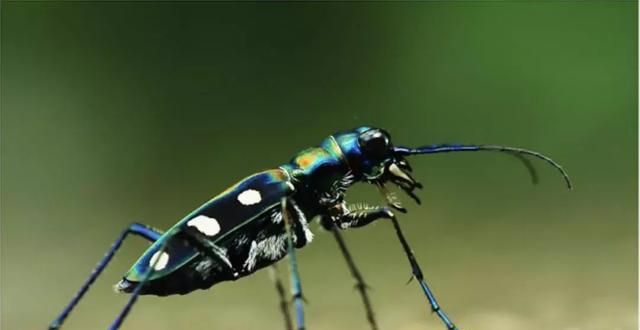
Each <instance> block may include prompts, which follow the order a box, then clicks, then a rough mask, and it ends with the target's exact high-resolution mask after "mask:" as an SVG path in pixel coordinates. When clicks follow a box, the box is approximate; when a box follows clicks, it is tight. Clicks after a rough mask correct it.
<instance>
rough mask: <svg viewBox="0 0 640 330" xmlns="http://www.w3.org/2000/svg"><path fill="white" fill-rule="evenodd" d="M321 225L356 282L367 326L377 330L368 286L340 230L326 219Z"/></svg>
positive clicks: (323, 219) (324, 218) (322, 220)
mask: <svg viewBox="0 0 640 330" xmlns="http://www.w3.org/2000/svg"><path fill="white" fill-rule="evenodd" d="M321 223H322V225H323V226H324V227H325V228H326V229H328V230H331V232H332V233H333V236H334V237H335V239H336V242H337V243H338V247H339V248H340V251H341V252H342V255H343V256H344V258H345V260H346V262H347V266H348V267H349V270H350V271H351V276H353V278H354V279H355V281H356V289H357V290H358V291H359V292H360V297H361V298H362V303H363V304H364V308H365V311H366V315H367V320H368V321H369V325H370V326H371V329H372V330H377V329H378V324H377V322H376V319H375V314H374V312H373V307H372V305H371V300H370V299H369V295H368V294H367V290H368V289H369V286H368V285H367V284H366V283H365V281H364V278H363V277H362V274H360V271H359V270H358V267H357V266H356V264H355V262H354V260H353V257H352V256H351V253H350V252H349V250H348V249H347V245H346V244H345V242H344V239H343V238H342V234H341V233H340V229H339V228H338V227H337V226H336V225H335V223H334V222H333V221H332V220H331V219H329V218H328V217H323V218H322V219H321Z"/></svg>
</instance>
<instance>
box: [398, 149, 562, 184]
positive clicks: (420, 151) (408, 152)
mask: <svg viewBox="0 0 640 330" xmlns="http://www.w3.org/2000/svg"><path fill="white" fill-rule="evenodd" d="M457 151H500V152H504V153H507V154H510V155H513V156H515V157H518V158H519V159H520V160H521V161H522V162H523V164H524V165H525V166H526V167H527V169H528V170H529V172H530V173H531V177H532V179H533V181H534V183H535V182H537V180H538V177H537V174H536V172H535V169H534V168H533V165H531V163H530V162H529V160H528V159H527V158H525V156H533V157H536V158H538V159H542V160H544V161H545V162H547V163H548V164H549V165H551V166H553V167H555V168H556V169H557V170H558V171H559V172H560V174H561V175H562V178H563V179H564V181H565V183H566V184H567V188H569V189H573V184H572V183H571V179H570V178H569V175H568V174H567V172H566V171H565V170H564V169H563V168H562V166H560V164H558V163H556V162H555V161H554V160H553V159H551V158H549V157H547V156H545V155H543V154H541V153H539V152H536V151H532V150H527V149H522V148H515V147H506V146H499V145H491V144H480V145H471V144H433V145H428V146H422V147H418V148H407V147H394V152H395V154H397V155H400V156H408V155H422V154H436V153H441V152H457Z"/></svg>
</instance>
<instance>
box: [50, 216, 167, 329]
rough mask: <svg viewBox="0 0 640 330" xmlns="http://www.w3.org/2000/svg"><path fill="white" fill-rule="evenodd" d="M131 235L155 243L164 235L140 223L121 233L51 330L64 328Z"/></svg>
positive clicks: (52, 324) (51, 326) (54, 321)
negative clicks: (83, 298)
mask: <svg viewBox="0 0 640 330" xmlns="http://www.w3.org/2000/svg"><path fill="white" fill-rule="evenodd" d="M129 234H135V235H138V236H140V237H142V238H145V239H147V240H148V241H151V242H155V241H156V240H157V239H158V238H159V237H160V236H161V235H162V232H160V231H159V230H157V229H154V228H151V227H149V226H147V225H143V224H139V223H132V224H131V225H129V227H127V228H126V229H125V230H123V231H122V232H121V233H120V236H118V238H117V239H116V240H115V242H113V244H112V245H111V247H110V248H109V250H108V251H107V253H105V255H104V256H103V257H102V260H100V262H98V264H97V265H96V267H95V268H94V269H93V271H92V272H91V275H90V276H89V278H87V280H86V281H85V282H84V284H83V285H82V287H80V290H78V292H77V293H76V294H75V295H74V296H73V299H71V302H69V304H68V305H67V306H66V307H65V308H64V309H63V310H62V312H61V313H60V315H58V317H57V318H56V319H55V320H53V321H52V322H51V324H50V325H49V329H50V330H53V329H59V328H60V326H62V323H63V322H64V321H65V319H66V318H67V316H69V313H71V311H72V310H73V308H74V307H75V306H76V305H77V304H78V302H79V301H80V299H82V297H83V296H84V294H85V293H87V291H88V290H89V287H90V286H91V284H93V282H95V280H96V279H97V278H98V276H100V274H101V273H102V271H103V270H104V269H105V268H106V267H107V265H108V264H109V262H110V261H111V259H113V256H114V255H115V254H116V252H117V251H118V249H119V248H120V246H121V245H122V242H124V239H125V238H127V236H129Z"/></svg>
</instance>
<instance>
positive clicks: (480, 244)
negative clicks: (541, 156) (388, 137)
mask: <svg viewBox="0 0 640 330" xmlns="http://www.w3.org/2000/svg"><path fill="white" fill-rule="evenodd" d="M1 22H2V23H1V24H2V25H1V28H2V29H1V33H2V34H1V38H2V47H1V56H2V58H1V59H2V63H1V70H2V76H1V86H2V100H1V106H2V117H1V119H2V120H1V125H2V126H1V133H2V136H1V143H2V144H1V147H2V160H1V168H2V176H1V181H2V200H1V202H2V205H1V206H2V208H1V217H2V234H1V239H0V242H1V253H2V265H1V266H2V267H1V268H2V270H1V292H2V301H1V303H2V314H1V319H2V321H1V327H2V329H7V330H13V329H44V328H45V327H46V325H47V324H48V322H49V321H50V320H51V319H52V318H53V317H54V316H55V315H57V313H58V312H59V311H60V310H61V308H62V307H63V306H64V305H65V304H66V303H67V302H68V300H69V299H70V298H71V296H72V295H73V293H74V292H75V291H76V289H77V288H78V287H79V285H80V284H81V282H82V281H83V280H84V279H85V277H86V276H87V275H88V273H89V272H90V270H91V268H92V267H93V266H94V264H95V263H96V262H97V261H98V259H99V258H100V257H101V256H102V254H103V253H104V252H105V250H106V249H107V247H108V246H109V245H110V244H111V242H112V241H113V240H114V239H115V237H116V236H117V234H118V233H119V232H120V231H121V230H122V229H123V228H124V227H125V226H126V224H128V223H130V222H132V221H140V222H144V223H147V224H150V225H153V226H155V227H158V228H163V229H166V228H168V227H169V226H171V225H172V224H173V223H174V222H176V221H177V220H179V219H180V218H181V217H182V216H184V215H185V214H187V213H188V212H189V211H191V210H192V209H193V208H194V207H196V206H198V205H200V203H202V202H203V201H205V200H207V199H208V198H209V197H211V196H213V195H215V194H217V193H218V192H220V191H222V190H223V189H224V188H226V187H227V186H229V185H231V184H233V183H234V182H235V181H237V180H239V179H241V178H243V177H244V176H246V175H249V174H251V173H253V172H257V171H259V170H262V169H266V168H272V167H275V166H278V165H279V164H282V163H283V162H285V161H287V160H288V159H289V158H290V157H291V156H292V155H293V154H294V153H295V152H297V151H298V150H301V149H302V148H305V147H307V146H311V145H315V144H317V143H319V142H320V141H321V139H323V138H324V137H326V136H327V135H329V134H331V133H333V132H335V131H337V130H343V129H347V128H351V127H354V126H359V125H362V124H369V125H377V126H381V127H384V128H386V129H387V130H388V131H389V132H391V133H392V135H393V138H394V141H395V142H396V143H399V144H406V145H419V144H426V143H438V142H467V143H495V144H507V145H513V146H521V147H527V148H531V149H534V150H539V151H542V152H544V153H546V154H548V155H550V156H552V157H554V159H556V160H557V161H558V162H560V163H561V164H562V165H563V166H564V167H565V168H566V169H567V170H568V171H569V173H570V174H571V176H572V178H573V180H574V183H575V187H576V188H575V190H574V191H567V190H566V189H565V188H564V186H563V182H562V180H561V178H560V177H559V176H558V175H557V173H556V172H555V171H554V170H552V169H550V168H549V167H547V166H546V164H545V163H544V162H540V161H535V162H534V163H535V165H536V166H537V168H538V169H539V172H540V177H541V182H540V184H539V185H537V186H533V185H532V184H531V182H530V180H529V178H528V177H527V173H526V170H525V169H524V168H523V167H522V166H521V165H520V164H519V163H518V162H517V161H514V160H513V159H511V158H510V157H506V156H504V155H501V154H493V153H479V154H447V155H434V156H429V157H427V156H425V157H417V158H414V159H412V164H413V166H414V170H415V173H416V176H417V177H418V178H419V179H420V180H421V181H423V183H424V184H425V189H424V191H423V192H422V193H421V196H422V198H423V200H424V203H423V205H422V206H415V205H412V204H411V201H410V200H409V199H408V198H404V200H405V203H406V204H407V205H408V206H410V213H409V214H407V215H403V216H401V221H402V223H403V224H404V228H405V230H406V231H407V233H408V239H409V240H410V242H411V243H412V245H413V249H414V250H415V252H416V254H417V256H418V258H419V260H420V261H421V263H422V265H423V268H424V270H425V273H426V276H427V279H428V280H429V282H430V283H431V284H432V287H433V289H434V291H435V293H436V295H437V296H438V297H439V300H440V303H441V304H442V305H443V306H444V308H445V310H446V311H448V313H449V314H450V315H451V317H452V318H453V319H454V320H455V321H456V322H457V323H458V324H459V325H460V326H461V328H463V329H492V330H502V329H504V330H510V329H525V330H528V329H531V330H533V329H566V330H569V329H572V330H578V329H580V330H583V329H584V330H591V329H594V330H595V329H607V330H609V329H636V328H637V310H638V305H637V298H638V297H637V292H638V286H637V285H638V284H637V278H638V265H637V257H638V255H637V232H638V227H637V219H636V215H637V199H638V193H637V190H636V187H637V181H638V174H637V168H638V164H637V156H638V155H637V148H638V145H637V133H638V132H637V129H638V127H637V122H638V118H637V112H636V111H637V107H638V103H637V101H638V100H637V95H636V94H637V90H638V85H637V80H636V79H637V75H636V74H637V72H638V68H637V37H638V36H637V28H636V26H637V4H636V3H635V2H633V1H628V2H625V1H617V2H580V3H578V2H575V3H574V2H557V3H555V2H536V3H527V2H513V3H503V2H478V3H474V2H455V3H444V2H428V3H415V2H404V3H320V2H312V3H206V2H190V3H175V2H163V3H159V2H131V3H129V2H116V3H108V2H100V3H89V2H73V3H69V2H51V3H48V2H30V3H22V2H3V3H2V14H1ZM349 199H350V200H351V201H370V202H373V203H376V202H381V200H380V198H379V196H378V194H377V192H375V189H373V187H371V186H364V185H363V186H358V187H354V189H353V192H352V193H350V195H349ZM316 233H317V236H316V239H315V241H314V242H313V243H312V244H310V245H309V246H307V247H306V248H305V249H303V250H301V251H300V252H299V258H300V271H301V274H302V278H303V285H304V290H305V294H306V296H307V297H308V299H309V301H310V302H309V304H308V305H307V317H308V325H309V328H310V329H367V324H366V321H365V318H364V314H363V308H362V306H361V304H360V300H359V297H358V295H357V293H356V291H355V290H353V289H352V287H353V281H352V279H351V278H350V275H349V273H348V270H347V268H346V266H345V263H344V261H343V259H342V257H341V255H340V254H339V252H338V250H337V248H336V244H335V242H334V241H333V238H332V237H331V236H330V235H327V234H326V233H322V232H321V231H319V230H316ZM345 235H346V238H347V240H348V244H349V246H350V247H351V249H352V253H353V254H354V255H355V257H356V261H357V263H358V265H359V266H360V267H361V270H362V271H363V272H364V274H365V276H366V279H367V281H368V283H369V284H370V285H371V287H373V291H371V295H372V299H373V304H374V307H375V309H376V311H377V315H378V319H379V322H380V324H381V328H382V329H443V327H442V326H441V325H440V323H439V320H438V319H437V318H436V317H435V315H432V314H430V313H429V312H428V311H427V308H426V302H425V300H424V298H423V296H422V293H421V292H419V289H418V286H417V285H416V283H411V284H410V285H405V283H406V281H407V279H408V278H409V271H410V270H409V267H408V265H407V263H406V259H405V257H404V256H403V253H402V250H401V248H400V245H399V243H398V242H397V241H396V239H395V235H394V233H393V231H392V228H391V226H390V225H389V224H388V223H384V222H379V223H376V224H374V225H371V226H368V227H366V228H363V229H358V230H353V231H350V232H347V233H345ZM146 246H147V243H146V242H144V241H141V240H138V239H133V240H130V241H127V242H126V243H125V245H124V246H123V248H122V251H121V253H120V254H119V255H118V256H117V257H116V259H115V260H114V262H113V263H112V265H111V266H110V267H109V268H108V269H107V271H106V272H105V273H104V275H103V276H102V277H101V278H100V279H99V280H98V281H97V283H96V284H95V285H94V287H93V289H92V290H91V291H90V292H89V294H88V295H87V296H86V298H85V300H84V301H83V302H82V303H81V304H80V305H79V307H78V309H77V310H76V311H75V312H74V313H73V314H72V315H71V317H70V318H69V319H68V321H67V323H66V327H65V328H66V329H70V330H71V329H101V328H105V327H106V326H107V325H108V324H109V322H110V321H111V320H112V319H113V317H114V316H115V315H116V313H117V312H118V311H119V309H120V308H121V307H122V306H123V304H124V303H125V301H126V299H127V296H124V295H118V294H115V293H113V291H112V289H111V286H112V284H114V283H115V282H117V281H118V279H119V278H120V276H122V274H123V273H124V271H126V270H127V269H128V268H129V266H130V265H131V264H132V263H133V262H134V261H135V259H136V258H137V256H138V255H139V254H140V253H141V252H142V251H143V250H144V249H145V247H146ZM283 266H285V264H281V265H280V269H281V271H283V272H284V271H286V267H283ZM124 328H125V329H280V328H282V323H281V318H280V314H279V312H278V306H277V298H276V294H275V291H274V289H273V288H272V285H271V283H270V281H269V278H268V274H267V273H266V272H264V271H261V272H259V273H257V274H255V275H254V276H252V277H250V278H247V279H243V280H241V281H238V282H234V283H224V284H221V285H218V286H216V287H214V288H212V289H211V290H208V291H198V292H194V293H192V294H190V295H187V296H171V297H168V298H157V297H143V298H142V299H141V300H140V301H139V303H138V304H137V306H136V308H135V309H134V311H133V313H132V314H131V316H130V318H129V319H128V320H127V322H126V323H125V327H124Z"/></svg>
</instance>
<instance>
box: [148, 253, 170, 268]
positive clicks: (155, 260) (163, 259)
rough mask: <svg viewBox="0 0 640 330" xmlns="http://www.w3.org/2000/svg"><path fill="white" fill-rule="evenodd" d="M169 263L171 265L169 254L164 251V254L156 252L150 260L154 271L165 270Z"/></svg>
mask: <svg viewBox="0 0 640 330" xmlns="http://www.w3.org/2000/svg"><path fill="white" fill-rule="evenodd" d="M167 263H169V254H168V253H166V252H164V251H163V252H162V253H160V251H156V253H154V254H153V256H151V259H149V266H152V267H153V269H154V270H163V269H164V268H165V267H167Z"/></svg>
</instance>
